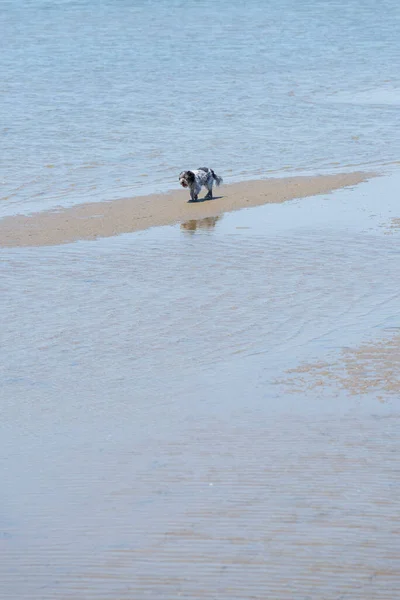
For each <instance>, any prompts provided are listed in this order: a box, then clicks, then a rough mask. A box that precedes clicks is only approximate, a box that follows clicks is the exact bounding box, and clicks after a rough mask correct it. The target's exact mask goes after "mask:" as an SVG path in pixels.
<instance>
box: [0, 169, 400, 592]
mask: <svg viewBox="0 0 400 600" xmlns="http://www.w3.org/2000/svg"><path fill="white" fill-rule="evenodd" d="M398 186H399V176H398V175H396V176H392V177H388V178H381V179H375V180H372V181H371V182H368V183H366V184H362V185H361V186H359V187H357V188H356V189H355V190H341V191H338V192H334V193H333V194H330V195H328V196H326V197H317V198H314V199H306V200H303V201H297V202H291V203H287V204H284V205H276V206H264V207H260V208H258V209H253V210H249V211H244V212H243V211H242V212H240V213H233V214H230V215H224V216H223V217H222V218H220V219H219V220H215V221H210V220H208V221H207V222H202V223H196V224H194V223H193V222H192V223H190V224H189V225H187V226H186V227H179V226H177V227H166V228H158V229H153V230H149V231H145V232H141V233H138V234H133V235H124V236H120V237H118V238H110V239H107V240H101V241H97V242H79V243H74V244H70V245H67V246H63V247H47V248H35V249H29V250H27V249H12V250H11V249H10V250H5V251H3V263H2V277H1V301H0V302H1V312H2V315H3V325H2V331H1V348H3V351H2V356H1V371H0V385H1V390H2V396H1V412H2V419H1V424H0V428H1V432H0V449H1V451H0V457H1V462H0V471H1V472H0V475H1V481H2V511H1V516H0V532H1V535H0V552H1V560H0V579H1V581H2V588H1V590H0V596H1V597H4V598H7V600H9V599H14V598H15V599H17V598H18V600H23V599H26V600H28V599H29V600H33V599H38V600H39V599H40V600H47V599H48V600H50V599H51V600H54V599H57V598H60V599H61V598H62V599H67V598H68V599H75V598H88V599H89V598H93V599H94V598H96V600H99V599H104V600H115V598H121V599H122V598H126V599H131V598H165V599H171V600H175V599H176V598H179V597H183V598H193V599H194V598H203V597H204V598H218V599H221V600H222V599H223V600H231V599H232V598H238V599H241V600H244V599H246V600H248V599H250V598H257V599H260V600H261V599H264V598H266V597H268V598H269V597H274V598H283V599H284V598H288V599H289V598H290V599H291V598H294V597H295V598H312V599H314V598H315V600H320V598H326V599H328V600H331V599H332V600H334V599H337V598H340V597H346V595H348V596H349V597H351V598H356V599H359V600H365V599H366V598H368V599H371V600H372V599H373V600H376V599H390V600H393V599H394V598H396V597H398V590H399V586H400V576H399V573H400V568H399V567H400V564H399V558H398V530H399V501H398V498H399V485H398V460H397V457H398V452H399V450H400V448H399V439H400V438H399V435H398V422H399V421H398V417H399V411H398V406H397V399H398V395H396V393H394V394H393V393H391V391H390V390H388V391H386V392H385V391H384V390H383V391H382V389H380V386H379V383H378V385H375V386H373V387H371V388H368V386H367V387H366V389H365V390H364V392H363V393H362V394H361V393H357V394H356V395H354V394H353V391H352V390H351V389H349V390H348V391H346V389H345V390H343V389H342V388H341V387H338V386H335V384H334V382H333V383H332V381H329V380H324V381H322V383H319V382H318V381H315V380H314V381H313V385H312V386H309V388H307V387H305V388H304V387H303V388H298V389H292V388H291V387H290V385H289V383H288V380H289V379H290V375H289V374H288V373H287V371H288V370H289V369H292V368H296V367H297V366H298V365H299V364H300V365H301V364H304V362H310V361H311V362H312V361H315V360H320V361H321V360H325V361H328V362H329V361H331V360H339V359H340V355H341V353H342V351H343V348H344V347H349V348H352V347H355V348H356V347H357V346H358V345H359V344H360V343H361V342H362V341H365V340H372V343H373V340H374V339H378V340H384V339H385V337H386V338H387V339H389V338H390V336H391V335H392V333H393V331H395V332H397V329H396V327H398V325H399V319H400V308H399V307H400V302H399V299H400V292H399V286H398V281H399V277H400V262H399V246H398V239H399V238H398V235H399V234H398V231H397V230H391V229H390V225H391V219H392V217H396V216H398V214H399V213H398V208H397V202H398V200H397V190H398ZM377 198H378V199H379V205H378V204H377ZM389 230H390V232H391V235H386V233H387V232H388V231H389ZM385 360H386V362H387V363H388V364H389V362H390V357H389V358H386V359H385ZM371 368H372V369H373V368H374V363H373V364H372V367H371ZM376 368H377V369H379V364H378V363H377V367H376ZM376 375H377V376H378V378H379V370H378V371H377V373H376ZM282 382H283V383H282ZM314 384H315V385H314Z"/></svg>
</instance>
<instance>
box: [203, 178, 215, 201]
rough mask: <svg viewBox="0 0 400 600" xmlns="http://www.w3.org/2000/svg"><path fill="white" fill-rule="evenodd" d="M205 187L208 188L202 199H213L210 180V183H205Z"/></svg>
mask: <svg viewBox="0 0 400 600" xmlns="http://www.w3.org/2000/svg"><path fill="white" fill-rule="evenodd" d="M207 189H208V194H207V196H204V200H212V199H213V193H212V182H211V184H207Z"/></svg>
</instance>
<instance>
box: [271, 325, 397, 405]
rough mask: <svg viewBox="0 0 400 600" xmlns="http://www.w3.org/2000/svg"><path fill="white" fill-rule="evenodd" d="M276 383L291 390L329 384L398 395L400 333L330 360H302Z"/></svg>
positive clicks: (362, 391)
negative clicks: (307, 361) (311, 361)
mask: <svg viewBox="0 0 400 600" xmlns="http://www.w3.org/2000/svg"><path fill="white" fill-rule="evenodd" d="M287 374H288V375H289V377H288V378H287V379H285V380H282V381H280V382H279V383H284V384H287V385H289V390H288V391H291V392H296V391H297V392H304V391H305V390H315V389H318V388H321V389H326V386H327V385H328V384H330V386H331V385H332V384H333V385H334V386H336V387H337V386H340V387H341V388H343V389H345V390H346V391H348V392H350V393H351V394H356V395H359V394H367V393H369V392H373V393H377V392H378V393H379V394H380V395H381V396H380V397H381V398H382V395H386V394H396V395H397V396H398V395H399V394H400V334H396V335H394V336H392V337H390V338H385V339H384V340H379V341H375V342H371V343H367V344H362V345H361V346H360V347H358V348H345V349H344V350H343V351H342V352H341V355H340V358H339V359H338V360H335V361H333V362H326V361H321V362H313V363H305V364H302V365H300V366H299V367H296V368H295V369H289V370H288V371H287Z"/></svg>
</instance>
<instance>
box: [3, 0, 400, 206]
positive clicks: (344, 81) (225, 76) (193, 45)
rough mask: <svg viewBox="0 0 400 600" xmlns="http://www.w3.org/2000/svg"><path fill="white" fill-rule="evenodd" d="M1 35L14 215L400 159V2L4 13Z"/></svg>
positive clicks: (321, 0)
mask: <svg viewBox="0 0 400 600" xmlns="http://www.w3.org/2000/svg"><path fill="white" fill-rule="evenodd" d="M0 27H1V31H2V42H3V44H2V52H1V56H0V68H1V73H2V81H1V86H0V131H1V134H2V148H3V152H2V161H1V165H0V182H1V188H0V189H1V192H0V198H1V203H0V210H1V212H0V215H2V214H10V213H14V212H16V211H30V210H37V209H40V208H49V207H53V206H57V205H69V204H74V203H79V202H82V201H87V200H109V199H113V198H117V197H125V196H134V195H137V194H139V193H147V192H154V191H157V190H165V189H169V188H171V187H176V185H177V182H176V178H177V173H178V172H179V171H180V170H181V169H183V168H188V167H189V168H190V167H194V168H196V167H198V166H200V165H203V164H205V165H210V166H213V167H214V168H215V170H216V171H217V172H218V173H221V174H222V175H223V176H224V178H225V180H226V181H228V182H229V181H233V180H242V179H246V178H248V179H251V178H257V177H262V176H266V175H268V174H270V173H283V172H287V171H290V172H293V171H296V170H303V171H304V170H311V171H312V172H315V171H316V170H319V171H321V170H323V169H328V170H332V169H334V168H336V167H339V168H343V166H348V165H366V164H371V163H373V164H376V163H380V162H386V161H393V160H398V158H399V155H400V142H399V136H398V134H397V132H398V130H399V126H400V122H399V119H400V117H399V114H400V113H399V110H398V107H399V104H400V78H399V63H400V46H399V44H398V39H399V35H400V6H399V3H398V2H396V1H395V0H387V1H385V3H384V5H377V4H376V2H372V1H364V0H351V1H344V0H340V1H334V2H326V1H325V0H308V1H305V2H301V3H299V2H295V1H294V0H284V1H279V2H277V1H276V2H268V3H265V2H261V1H260V0H250V1H248V2H246V3H238V2H228V0H218V2H215V1H211V0H198V1H196V2H194V1H189V2H182V1H181V0H169V1H168V2H167V1H162V2H155V0H141V1H140V2H135V3H132V2H127V1H126V0H119V1H118V2H115V1H110V0H106V1H103V2H101V3H93V2H90V1H89V0H76V1H72V0H71V1H69V0H58V1H53V2H49V1H48V0H12V1H11V0H4V1H3V2H2V3H1V7H0Z"/></svg>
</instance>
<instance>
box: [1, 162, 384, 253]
mask: <svg viewBox="0 0 400 600" xmlns="http://www.w3.org/2000/svg"><path fill="white" fill-rule="evenodd" d="M375 176H376V173H373V172H360V171H357V172H353V173H340V174H335V175H316V176H298V177H287V178H279V179H265V180H258V181H244V182H241V183H233V184H229V185H222V186H221V187H220V188H215V190H214V193H215V194H216V197H215V199H214V200H211V201H207V202H198V203H188V202H187V198H188V192H187V190H174V191H172V192H168V193H164V194H151V195H147V196H136V197H132V198H122V199H120V200H113V201H107V202H94V203H86V204H80V205H76V206H73V207H70V208H65V209H60V210H48V211H43V212H37V213H33V214H32V215H14V216H9V217H4V218H3V219H1V220H0V246H1V247H3V248H16V247H31V246H56V245H60V244H67V243H71V242H75V241H77V240H95V239H97V238H102V237H112V236H116V235H120V234H122V233H133V232H135V231H141V230H144V229H149V228H150V227H159V226H164V225H175V224H177V223H185V222H187V221H191V220H197V219H205V218H208V217H219V216H220V215H222V214H223V213H226V212H232V211H237V210H241V209H243V208H251V207H254V206H261V205H263V204H276V203H282V202H286V201H288V200H294V199H297V198H305V197H310V196H316V195H319V194H327V193H330V192H332V191H334V190H337V189H341V188H345V187H349V186H354V185H357V184H359V183H362V182H364V181H367V180H368V179H370V178H372V177H375ZM204 193H205V192H204V191H202V195H203V196H204Z"/></svg>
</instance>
